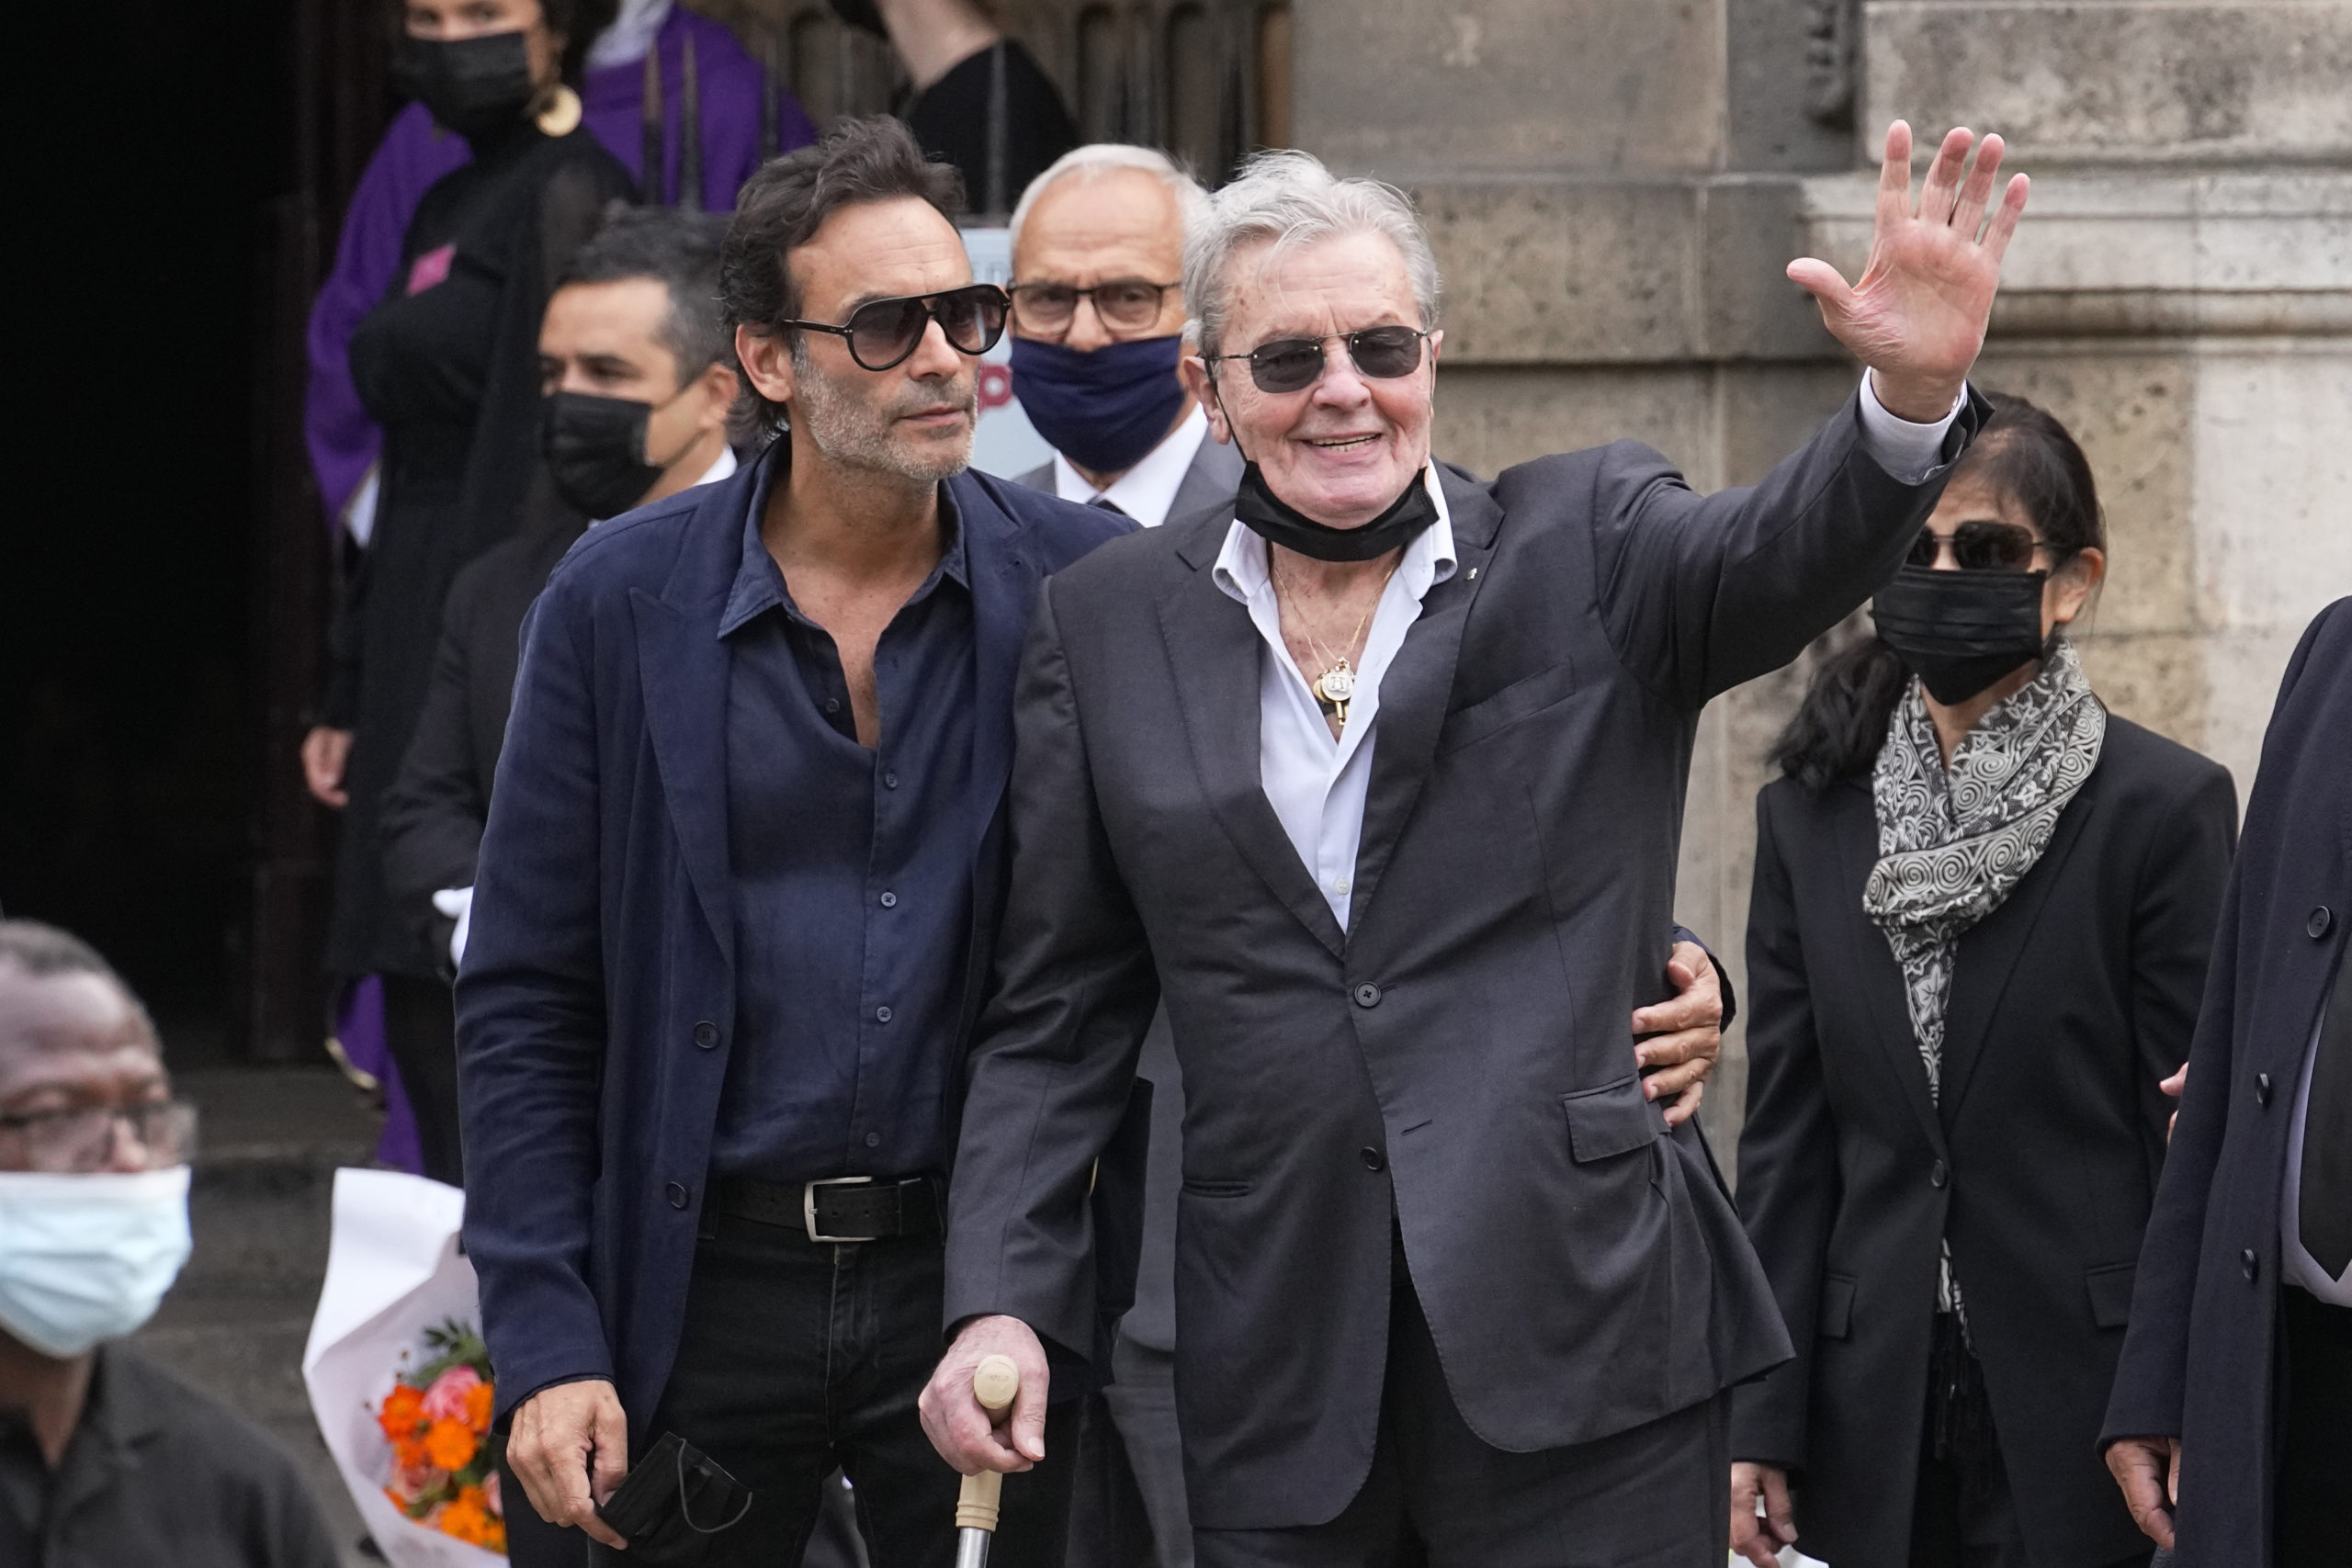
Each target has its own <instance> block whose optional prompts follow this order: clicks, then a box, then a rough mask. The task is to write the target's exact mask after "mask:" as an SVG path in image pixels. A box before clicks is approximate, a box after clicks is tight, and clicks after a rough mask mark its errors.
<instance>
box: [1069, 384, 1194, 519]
mask: <svg viewBox="0 0 2352 1568" xmlns="http://www.w3.org/2000/svg"><path fill="white" fill-rule="evenodd" d="M1208 435H1209V416H1208V415H1207V414H1205V413H1203V412H1201V405H1200V404H1198V403H1194V404H1193V412H1190V413H1188V414H1186V415H1185V416H1184V418H1183V420H1182V422H1181V423H1179V424H1178V425H1177V426H1176V428H1175V429H1173V430H1171V431H1170V432H1169V433H1168V434H1166V435H1164V436H1162V437H1161V438H1160V441H1159V446H1154V447H1153V448H1152V449H1151V450H1150V451H1148V452H1147V453H1145V454H1144V457H1143V461H1141V462H1139V463H1137V464H1136V466H1135V467H1134V468H1129V469H1128V470H1127V471H1126V472H1125V473H1124V474H1121V475H1120V476H1119V477H1118V478H1117V479H1114V480H1112V481H1111V485H1110V488H1109V489H1107V490H1096V489H1095V488H1094V485H1093V482H1092V481H1091V480H1090V479H1087V478H1086V476H1085V475H1083V474H1081V473H1080V472H1079V471H1078V470H1077V469H1076V468H1071V467H1070V466H1069V458H1068V457H1063V456H1062V455H1061V454H1060V453H1059V452H1057V453H1055V454H1054V493H1055V494H1056V495H1057V496H1060V497H1061V498H1062V499H1063V500H1064V501H1072V502H1077V503H1078V504H1079V505H1080V506H1084V505H1087V504H1088V503H1089V502H1094V501H1097V500H1102V501H1107V502H1110V503H1111V504H1112V505H1114V506H1115V507H1117V508H1118V509H1119V510H1120V511H1122V512H1124V513H1126V514H1127V515H1128V516H1129V517H1132V518H1134V519H1135V520H1136V523H1137V524H1138V525H1141V526H1143V527H1146V528H1157V527H1159V525H1161V524H1162V523H1165V522H1167V521H1168V513H1169V509H1170V508H1171V507H1173V506H1174V505H1175V504H1176V492H1177V491H1179V490H1181V489H1182V488H1183V484H1184V476H1185V475H1186V474H1187V473H1190V472H1191V471H1192V468H1193V458H1194V457H1198V456H1200V451H1201V443H1202V442H1204V441H1205V440H1207V439H1208Z"/></svg>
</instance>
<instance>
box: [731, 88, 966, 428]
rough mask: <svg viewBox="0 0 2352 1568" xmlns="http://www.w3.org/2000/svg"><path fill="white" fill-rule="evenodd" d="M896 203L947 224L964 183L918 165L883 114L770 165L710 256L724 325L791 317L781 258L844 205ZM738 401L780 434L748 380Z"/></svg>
mask: <svg viewBox="0 0 2352 1568" xmlns="http://www.w3.org/2000/svg"><path fill="white" fill-rule="evenodd" d="M905 197H912V198H913V199H915V200H917V201H927V202H929V203H931V205H932V206H933V207H935V208H937V209H939V212H940V215H941V216H942V217H944V218H945V219H946V220H948V221H949V222H951V223H952V222H954V221H955V220H956V216H957V214H959V213H960V212H962V211H963V209H964V181H963V177H962V176H961V175H958V174H957V173H956V170H955V168H954V167H953V166H952V165H950V164H934V163H933V162H931V161H930V160H929V159H927V158H925V157H924V156H923V152H922V146H921V145H920V144H918V143H917V142H916V141H915V139H914V137H913V135H912V134H910V132H909V131H908V130H907V128H906V126H905V124H904V123H903V122H901V121H899V120H898V119H896V118H893V117H891V116H889V115H870V116H868V117H866V118H863V119H846V120H843V121H842V122H841V123H840V124H839V125H837V126H835V127H833V129H832V130H828V131H827V132H825V134H824V135H822V136H820V137H819V138H818V139H817V141H816V142H815V143H814V144H813V145H810V146H808V147H803V148H801V149H799V150H798V151H797V152H787V153H786V154H785V155H784V156H783V157H781V158H775V159H771V160H770V161H769V162H768V163H767V164H765V165H764V166H763V168H762V169H761V170H760V172H759V173H757V174H755V175H752V177H751V178H750V179H749V180H747V181H745V182H744V184H743V189H742V192H741V194H740V195H739V196H737V197H736V198H735V221H734V223H733V225H732V226H731V227H729V230H728V231H727V246H726V249H725V250H724V251H722V252H721V253H720V254H719V260H718V303H719V306H720V308H721V309H722V310H725V311H726V313H727V323H728V325H729V328H730V329H731V328H734V327H739V326H748V327H765V328H773V327H775V325H776V324H777V323H778V322H780V321H791V320H793V319H795V318H797V316H798V315H799V314H800V285H799V283H798V282H797V281H796V280H795V279H794V277H793V276H792V267H791V265H790V260H791V253H792V252H793V251H796V250H797V249H799V248H800V247H801V246H802V245H805V244H807V243H809V241H811V240H813V239H815V238H816V237H817V231H818V230H820V229H821V228H823V227H824V226H825V220H827V219H828V218H831V216H832V215H833V214H834V213H836V212H838V211H840V210H841V209H842V208H844V207H856V206H859V205H861V204H863V203H865V202H869V201H896V200H899V199H901V198H905ZM794 335H795V337H796V338H797V333H796V334H794ZM743 394H744V405H743V406H744V407H745V408H747V409H748V410H749V411H750V412H751V414H752V423H753V424H755V425H758V426H763V427H764V428H765V429H767V430H769V431H775V430H779V429H782V428H783V425H784V419H785V409H784V405H783V404H782V403H772V402H770V401H768V400H767V399H766V398H764V397H763V396H761V394H760V391H759V389H758V388H756V387H753V386H752V384H751V381H750V379H749V378H745V380H744V383H743Z"/></svg>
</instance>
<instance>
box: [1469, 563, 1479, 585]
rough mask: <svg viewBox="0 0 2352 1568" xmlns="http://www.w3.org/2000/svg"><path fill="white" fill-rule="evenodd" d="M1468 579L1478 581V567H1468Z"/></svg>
mask: <svg viewBox="0 0 2352 1568" xmlns="http://www.w3.org/2000/svg"><path fill="white" fill-rule="evenodd" d="M1470 581H1473V582H1476V581H1478V569H1477V568H1476V567H1475V566H1474V567H1472V568H1471V569H1470Z"/></svg>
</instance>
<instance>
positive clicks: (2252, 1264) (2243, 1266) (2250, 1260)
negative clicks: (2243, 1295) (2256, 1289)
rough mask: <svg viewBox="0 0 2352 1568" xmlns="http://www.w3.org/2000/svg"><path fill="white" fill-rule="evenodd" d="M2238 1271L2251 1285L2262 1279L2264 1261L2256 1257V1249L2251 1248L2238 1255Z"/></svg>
mask: <svg viewBox="0 0 2352 1568" xmlns="http://www.w3.org/2000/svg"><path fill="white" fill-rule="evenodd" d="M2238 1271H2239V1272H2240V1273H2242V1274H2244V1275H2245V1282H2246V1283H2247V1284H2249V1285H2251V1284H2253V1283H2254V1282H2255V1281H2256V1280H2258V1279H2260V1278H2261V1277H2262V1259H2261V1258H2257V1257H2256V1256H2255V1253H2254V1248H2252V1247H2247V1248H2246V1249H2245V1251H2244V1252H2241V1253H2239V1254H2238Z"/></svg>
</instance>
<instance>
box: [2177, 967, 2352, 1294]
mask: <svg viewBox="0 0 2352 1568" xmlns="http://www.w3.org/2000/svg"><path fill="white" fill-rule="evenodd" d="M2341 983H2342V982H2341V981H2339V982H2338V984H2341ZM2327 1013H2328V1009H2327V1007H2326V1006H2325V1005H2323V1006H2322V1007H2321V1008H2320V1010H2319V1022H2318V1023H2316V1024H2314V1025H2312V1037H2311V1039H2310V1040H2309V1041H2308V1042H2306V1043H2304V1045H2303V1067H2302V1071H2301V1072H2299V1073H2297V1074H2296V1075H2295V1110H2294V1117H2293V1120H2291V1121H2290V1122H2288V1123H2287V1168H2286V1169H2285V1170H2284V1171H2282V1172H2280V1173H2279V1180H2278V1258H2279V1262H2280V1265H2281V1268H2280V1275H2281V1277H2282V1278H2284V1279H2285V1280H2286V1281H2287V1283H2289V1284H2290V1285H2301V1287H2302V1288H2303V1289H2304V1290H2306V1291H2309V1292H2311V1293H2312V1294H2313V1295H2315V1296H2317V1297H2318V1298H2319V1299H2320V1300H2322V1301H2324V1302H2325V1303H2328V1304H2329V1305H2330V1306H2340V1307H2352V1265H2346V1268H2345V1270H2344V1277H2343V1278H2342V1279H2340V1280H2337V1279H2331V1278H2329V1276H2328V1272H2327V1270H2326V1269H2323V1268H2321V1267H2320V1264H2319V1259H2318V1258H2313V1257H2312V1255H2311V1252H2310V1250H2309V1249H2308V1248H2306V1247H2304V1246H2303V1122H2304V1120H2305V1118H2306V1117H2307V1116H2308V1115H2309V1114H2310V1111H2311V1108H2312V1067H2313V1066H2315V1065H2316V1064H2317V1063H2318V1061H2319V1035H2320V1031H2321V1030H2323V1029H2324V1028H2326V1027H2327ZM2192 1070H2194V1069H2192Z"/></svg>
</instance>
